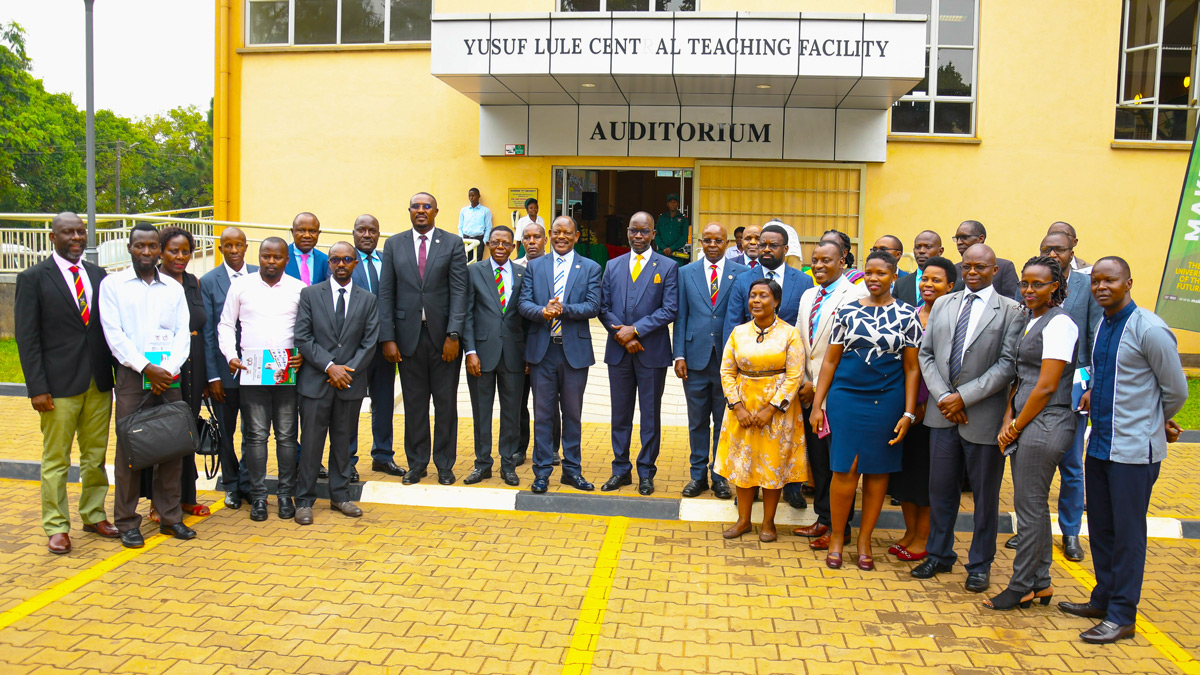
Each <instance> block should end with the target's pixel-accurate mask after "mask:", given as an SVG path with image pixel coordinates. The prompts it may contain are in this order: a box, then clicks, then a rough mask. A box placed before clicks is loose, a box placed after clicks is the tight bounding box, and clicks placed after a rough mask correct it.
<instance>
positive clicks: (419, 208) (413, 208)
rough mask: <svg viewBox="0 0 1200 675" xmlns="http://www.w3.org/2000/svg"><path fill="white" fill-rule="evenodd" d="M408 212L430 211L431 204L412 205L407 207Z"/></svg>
mask: <svg viewBox="0 0 1200 675" xmlns="http://www.w3.org/2000/svg"><path fill="white" fill-rule="evenodd" d="M408 208H409V210H410V211H432V210H433V204H419V203H415V202H414V203H412V204H409V205H408Z"/></svg>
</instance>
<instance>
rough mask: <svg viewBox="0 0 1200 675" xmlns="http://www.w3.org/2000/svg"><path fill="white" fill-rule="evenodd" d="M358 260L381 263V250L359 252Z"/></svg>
mask: <svg viewBox="0 0 1200 675" xmlns="http://www.w3.org/2000/svg"><path fill="white" fill-rule="evenodd" d="M418 241H419V240H418ZM354 250H356V251H358V249H354ZM358 259H359V260H371V261H373V262H379V261H380V258H379V249H378V248H377V249H375V250H374V251H371V252H370V253H365V252H363V251H358ZM335 283H336V282H335Z"/></svg>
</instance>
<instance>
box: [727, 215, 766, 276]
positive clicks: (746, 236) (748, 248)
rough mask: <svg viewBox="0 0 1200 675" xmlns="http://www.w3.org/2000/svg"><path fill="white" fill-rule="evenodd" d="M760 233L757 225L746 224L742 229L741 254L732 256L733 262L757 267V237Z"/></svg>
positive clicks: (760, 230)
mask: <svg viewBox="0 0 1200 675" xmlns="http://www.w3.org/2000/svg"><path fill="white" fill-rule="evenodd" d="M761 235H762V228H761V227H759V226H758V225H748V226H746V228H745V229H744V230H742V238H741V248H742V254H741V255H739V256H737V257H735V258H733V262H735V263H737V264H739V265H743V266H745V267H747V268H749V269H754V268H756V267H758V238H759V236H761Z"/></svg>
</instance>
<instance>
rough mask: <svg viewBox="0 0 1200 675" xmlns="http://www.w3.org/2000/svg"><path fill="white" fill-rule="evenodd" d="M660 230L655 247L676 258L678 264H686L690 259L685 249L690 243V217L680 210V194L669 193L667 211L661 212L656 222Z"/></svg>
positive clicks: (655, 227) (655, 240)
mask: <svg viewBox="0 0 1200 675" xmlns="http://www.w3.org/2000/svg"><path fill="white" fill-rule="evenodd" d="M654 229H655V230H657V231H658V234H657V236H655V237H654V249H655V250H656V251H658V252H659V253H661V254H663V255H665V256H667V257H668V258H670V259H671V260H674V261H675V263H676V264H678V265H686V264H688V262H690V260H689V256H688V253H687V251H686V250H685V249H684V247H685V246H687V244H688V230H689V223H688V217H687V216H685V215H683V214H682V213H680V212H679V195H677V194H674V193H672V194H669V195H667V212H666V213H660V214H659V216H658V221H657V222H655V224H654Z"/></svg>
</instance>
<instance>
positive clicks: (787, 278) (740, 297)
mask: <svg viewBox="0 0 1200 675" xmlns="http://www.w3.org/2000/svg"><path fill="white" fill-rule="evenodd" d="M749 231H750V228H746V232H747V233H748V232H749ZM787 252H788V245H787V231H786V230H784V229H783V228H782V227H780V226H778V225H767V226H766V227H764V228H763V230H762V235H760V236H759V239H758V253H759V255H758V261H759V262H761V263H762V264H761V265H758V266H755V267H754V268H753V269H750V270H747V271H745V272H742V273H741V274H740V275H738V277H737V279H736V280H735V283H734V284H733V290H732V291H731V292H730V294H729V309H728V310H727V312H726V314H725V327H724V329H723V335H722V340H723V341H725V342H728V341H729V334H730V333H732V332H733V329H734V328H735V327H737V326H740V325H742V324H744V323H746V322H747V321H749V320H750V308H749V307H748V306H747V305H746V297H747V296H748V295H749V293H750V282H752V281H754V280H755V279H762V278H764V277H767V278H771V279H773V280H774V281H775V283H777V284H779V285H780V286H782V287H783V302H781V303H780V304H779V310H778V312H779V318H780V319H783V321H784V322H785V323H789V324H791V325H793V326H795V325H796V319H797V317H798V316H799V312H800V298H801V297H802V296H803V295H804V291H807V290H808V289H810V288H812V287H813V280H812V277H810V276H808V275H807V274H805V273H804V272H801V271H800V270H798V269H796V268H794V267H791V266H789V265H785V264H784V262H783V261H784V258H786V257H787ZM781 277H782V279H781Z"/></svg>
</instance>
